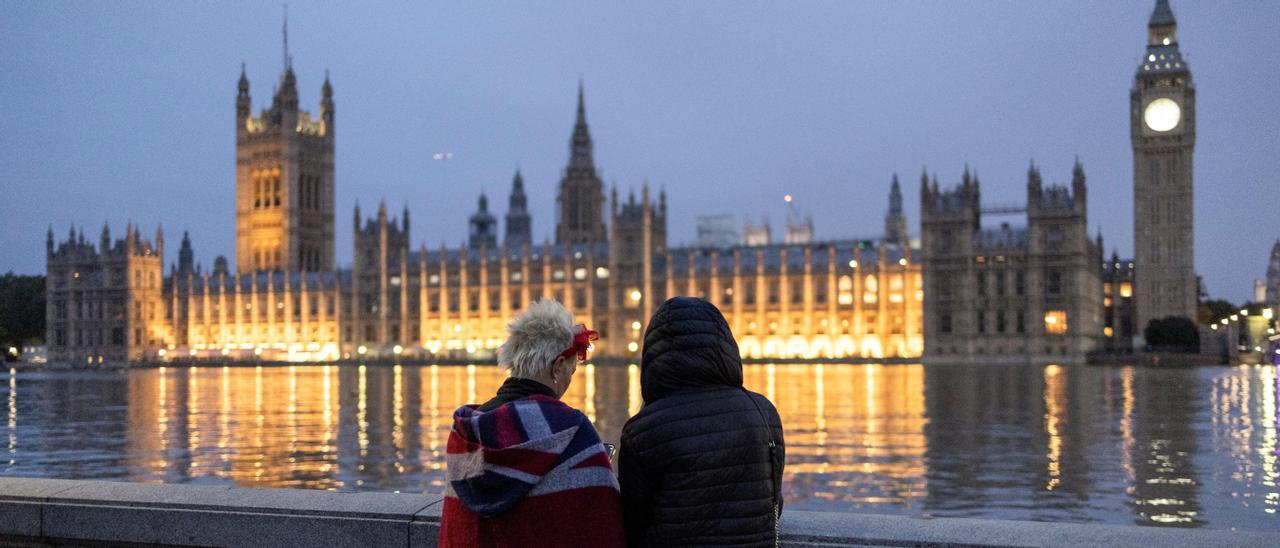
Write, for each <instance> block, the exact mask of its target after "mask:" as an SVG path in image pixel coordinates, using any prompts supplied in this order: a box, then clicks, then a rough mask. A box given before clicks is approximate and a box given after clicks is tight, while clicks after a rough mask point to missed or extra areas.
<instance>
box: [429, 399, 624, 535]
mask: <svg viewBox="0 0 1280 548" xmlns="http://www.w3.org/2000/svg"><path fill="white" fill-rule="evenodd" d="M585 421H586V417H585V416H584V415H583V414H582V413H580V412H578V411H576V410H574V409H573V408H571V407H569V406H567V405H565V404H563V403H561V402H560V401H558V400H556V399H554V398H551V397H547V396H541V395H538V396H531V397H529V398H526V399H522V400H518V401H514V402H510V403H506V404H503V405H501V406H499V407H498V408H496V409H494V410H492V411H489V412H484V411H479V410H478V409H477V406H475V405H467V406H463V407H460V408H458V410H457V411H455V412H454V414H453V430H452V431H451V432H450V433H449V444H448V448H447V452H448V453H447V455H446V457H445V460H446V463H447V465H448V466H447V470H446V477H447V479H448V493H447V494H451V495H456V496H457V497H458V499H459V500H461V501H462V503H463V504H465V505H466V506H467V508H469V509H471V511H473V512H475V513H477V514H480V515H482V516H492V515H496V514H499V513H501V512H502V511H504V510H506V509H508V508H510V507H512V506H514V505H515V504H516V503H518V502H520V501H521V500H523V499H524V498H525V496H527V495H528V494H529V492H530V491H531V490H533V489H534V488H535V487H537V486H538V485H540V484H541V483H542V482H543V479H544V478H545V477H546V476H547V475H548V474H549V473H551V472H552V470H554V469H555V468H556V467H557V466H558V465H560V464H562V463H563V461H564V460H565V459H566V457H569V456H573V455H577V454H580V453H581V454H586V453H584V450H585V449H588V448H589V446H591V445H592V444H595V445H598V444H599V443H600V439H599V438H598V437H596V436H595V433H594V431H591V429H590V423H586V424H587V427H586V429H587V431H586V432H583V431H581V430H583V428H582V427H583V424H584V422H585ZM600 450H601V451H603V447H601V448H600ZM603 458H604V459H605V463H606V466H607V463H608V457H607V456H605V457H603Z"/></svg>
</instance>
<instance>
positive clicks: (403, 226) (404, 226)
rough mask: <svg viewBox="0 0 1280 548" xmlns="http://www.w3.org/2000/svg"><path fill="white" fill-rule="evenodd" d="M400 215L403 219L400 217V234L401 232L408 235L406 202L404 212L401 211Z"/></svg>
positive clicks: (407, 206)
mask: <svg viewBox="0 0 1280 548" xmlns="http://www.w3.org/2000/svg"><path fill="white" fill-rule="evenodd" d="M401 214H402V215H403V217H400V231H401V232H403V233H405V234H408V233H409V204H408V202H406V203H405V204H404V210H403V212H402V213H401Z"/></svg>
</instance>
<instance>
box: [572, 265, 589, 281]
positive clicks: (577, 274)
mask: <svg viewBox="0 0 1280 548" xmlns="http://www.w3.org/2000/svg"><path fill="white" fill-rule="evenodd" d="M573 279H575V280H585V279H587V269H585V268H582V267H579V268H575V269H573Z"/></svg>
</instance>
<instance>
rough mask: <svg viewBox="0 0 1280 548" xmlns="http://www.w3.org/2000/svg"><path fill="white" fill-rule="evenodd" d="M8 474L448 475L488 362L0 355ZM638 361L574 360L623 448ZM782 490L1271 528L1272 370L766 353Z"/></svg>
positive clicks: (591, 402)
mask: <svg viewBox="0 0 1280 548" xmlns="http://www.w3.org/2000/svg"><path fill="white" fill-rule="evenodd" d="M0 375H4V376H5V378H4V382H0V390H3V393H2V394H0V401H2V402H4V405H5V420H4V421H0V425H2V428H3V432H0V440H5V446H4V447H5V455H4V457H3V458H0V474H5V475H33V476H49V477H69V478H116V479H125V480H129V481H150V482H159V481H163V482H175V483H177V482H195V483H236V484H240V485H249V486H264V487H265V486H270V487H311V488H323V489H337V490H346V491H359V490H386V491H396V490H398V491H416V492H422V491H425V492H439V491H441V490H443V453H444V444H445V441H446V439H447V435H448V428H449V417H450V415H451V413H452V411H453V409H454V408H455V407H456V406H457V405H458V404H459V403H462V402H466V401H472V402H474V401H479V400H483V399H486V398H487V397H488V396H489V395H491V394H493V393H494V391H495V390H496V389H497V387H498V386H499V385H500V384H501V383H502V381H503V379H504V377H505V375H504V374H503V372H502V371H500V370H498V369H496V368H493V367H487V366H467V367H449V366H425V367H408V366H406V367H401V366H394V367H375V366H368V367H365V366H295V367H283V368H261V367H246V368H229V367H201V368H161V369H154V370H137V371H130V372H128V373H89V374H83V373H81V374H70V373H18V372H17V371H14V370H8V371H3V370H0ZM639 379H640V374H639V368H638V367H636V366H634V365H630V366H594V365H588V366H584V367H582V368H581V369H580V371H579V374H578V375H577V376H576V377H575V379H574V382H573V384H572V385H571V386H570V388H569V392H568V393H567V394H566V395H565V400H566V401H567V402H568V403H569V404H570V405H572V406H574V407H576V408H578V409H581V410H582V411H583V412H584V413H585V414H587V416H588V417H589V418H590V419H591V420H593V421H594V423H595V424H596V426H597V428H598V430H599V431H600V432H601V435H602V437H603V438H604V439H605V440H606V441H609V442H613V443H616V442H617V439H618V436H619V433H620V431H621V429H622V425H623V424H624V423H625V422H626V420H627V418H628V417H630V416H631V415H633V414H634V413H636V412H637V411H638V410H639V409H640V406H641V404H642V402H641V401H640V384H639ZM745 381H746V384H747V385H748V387H749V388H751V389H753V390H757V391H759V392H762V393H764V394H766V395H767V396H769V397H770V399H772V400H773V401H774V402H775V403H776V404H777V406H778V409H779V411H780V413H781V414H782V417H783V421H784V424H785V426H786V430H787V432H786V435H787V445H788V448H787V449H788V450H787V457H788V459H787V460H788V465H787V473H786V478H785V490H786V496H787V498H788V501H789V502H788V507H789V508H796V509H817V510H833V511H869V512H880V513H901V514H908V515H939V516H983V517H995V518H1007V519H1033V520H1069V521H1105V522H1118V523H1132V522H1136V523H1140V524H1148V525H1164V526H1183V527H1202V526H1209V527H1216V528H1226V527H1240V528H1274V527H1275V525H1276V521H1275V519H1276V516H1275V513H1276V512H1277V509H1280V488H1278V487H1277V482H1278V481H1280V462H1278V458H1277V443H1278V440H1277V427H1278V425H1277V420H1278V417H1277V412H1276V406H1277V390H1280V385H1278V384H1277V383H1278V379H1277V375H1276V368H1275V367H1268V366H1246V367H1238V368H1227V367H1221V368H1201V369H1177V370H1156V369H1144V368H1133V367H1114V368H1105V367H1066V366H1047V367H1043V368H1039V367H1037V368H1014V367H1008V368H1005V367H989V368H973V367H958V366H957V367H945V366H937V367H935V366H930V367H923V366H918V365H915V366H911V365H907V366H897V365H865V364H856V365H855V364H821V365H794V364H788V365H764V366H750V367H748V368H747V369H746V371H745Z"/></svg>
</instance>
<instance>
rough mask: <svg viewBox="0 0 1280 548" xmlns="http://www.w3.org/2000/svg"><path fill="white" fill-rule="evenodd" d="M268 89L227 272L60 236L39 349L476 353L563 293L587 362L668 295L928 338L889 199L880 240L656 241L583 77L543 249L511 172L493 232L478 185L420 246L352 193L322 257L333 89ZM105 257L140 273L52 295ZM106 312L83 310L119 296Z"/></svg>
mask: <svg viewBox="0 0 1280 548" xmlns="http://www.w3.org/2000/svg"><path fill="white" fill-rule="evenodd" d="M281 82H282V84H281V86H280V87H279V88H278V90H277V92H276V96H275V100H274V102H273V104H272V106H271V107H270V108H269V109H266V110H264V111H263V112H262V114H261V115H260V116H257V117H251V116H250V115H249V107H250V103H249V95H248V81H247V79H246V78H245V77H244V75H243V73H242V74H241V78H240V84H239V94H238V96H237V98H236V113H237V125H236V135H237V158H236V162H237V177H236V220H237V224H236V226H237V239H236V243H237V246H236V261H237V262H236V267H235V268H234V269H232V268H229V266H228V264H227V261H226V259H224V258H222V257H218V258H217V260H216V261H215V262H214V266H213V268H212V269H210V270H205V269H204V268H203V267H201V266H198V265H196V264H195V262H194V259H193V256H194V252H193V250H192V247H191V242H190V240H189V239H188V238H187V237H186V236H185V235H184V237H183V242H182V248H181V250H180V251H179V253H178V262H177V263H176V264H173V265H171V268H170V273H169V275H168V276H167V277H162V274H163V270H162V268H163V267H162V257H163V254H162V253H161V251H162V249H163V248H162V246H163V243H162V242H161V241H160V238H161V237H160V235H159V234H157V245H156V246H154V247H152V246H151V245H150V244H149V243H146V242H144V241H142V240H140V239H139V238H138V236H137V234H136V233H134V232H133V230H132V228H130V235H129V236H128V237H127V238H126V240H125V243H118V244H117V246H116V249H118V251H117V250H115V249H113V250H112V251H111V252H110V254H108V253H107V251H106V243H104V244H103V248H104V251H103V252H102V253H98V254H92V253H91V252H92V248H91V246H89V247H86V246H85V244H83V242H82V239H83V237H82V236H79V237H77V236H75V235H74V234H73V237H72V239H71V241H70V242H68V243H67V244H64V246H63V247H62V248H60V249H59V250H58V251H57V252H56V253H55V252H54V251H53V250H52V247H51V248H50V259H49V272H50V277H49V279H50V284H51V286H50V287H51V292H50V294H51V295H53V296H54V297H55V298H54V299H51V303H55V304H51V305H50V308H49V311H48V314H49V318H50V319H51V321H50V326H51V327H50V335H49V340H50V341H52V344H51V345H50V348H51V357H52V358H55V359H61V360H68V359H71V358H76V359H83V357H82V355H89V354H92V355H93V356H94V357H95V358H96V356H98V355H102V356H104V359H106V360H108V361H114V362H119V361H127V360H156V359H159V360H173V359H215V360H221V359H225V360H257V359H261V360H281V361H329V360H336V359H355V358H360V357H362V356H369V357H374V356H388V357H389V356H395V355H405V356H415V357H419V358H424V359H432V358H451V359H470V358H475V359H484V358H489V357H492V356H493V354H494V352H495V350H496V349H497V347H498V346H499V345H500V344H501V343H502V341H503V340H505V337H506V332H505V326H506V323H507V321H508V319H509V318H510V317H511V316H512V315H513V314H515V313H517V312H519V311H520V309H521V308H522V307H523V306H525V305H526V304H527V303H529V302H532V301H534V300H537V299H540V298H553V299H556V300H558V301H560V302H562V303H564V304H565V305H566V306H567V307H569V309H570V310H572V311H573V312H574V314H575V316H576V317H577V319H578V321H581V322H583V323H586V324H588V325H591V326H592V327H593V328H595V329H597V330H598V331H599V332H600V335H601V340H600V341H598V343H597V345H596V347H597V348H596V352H595V355H596V356H600V357H619V358H625V357H628V356H638V352H639V344H640V342H641V339H642V336H643V333H644V328H645V323H646V322H647V321H648V319H649V316H650V315H651V314H652V313H653V311H654V310H655V309H656V308H657V305H658V304H660V303H662V302H663V301H664V300H666V299H667V298H668V297H673V296H677V295H693V296H698V297H701V298H705V299H708V300H710V301H712V302H713V303H715V304H716V305H717V306H719V307H720V308H721V310H722V311H723V312H724V314H725V316H726V318H727V319H728V321H729V322H730V325H731V326H732V327H733V329H734V332H735V333H736V334H737V336H738V338H739V342H740V345H741V349H742V353H743V355H744V356H746V357H749V358H797V359H799V358H828V357H831V358H837V357H874V358H880V357H914V356H919V355H920V353H921V351H922V350H923V348H924V343H923V339H922V330H921V317H922V300H923V296H922V291H923V286H922V281H921V270H920V265H919V264H918V263H916V262H915V261H914V260H913V252H914V250H912V249H911V248H910V244H909V243H908V242H907V241H905V238H904V234H902V233H903V232H904V229H905V226H906V219H905V216H903V214H902V212H901V207H900V204H898V207H896V208H891V211H890V213H889V216H888V217H887V218H886V226H888V227H889V230H890V232H892V233H893V234H894V235H895V237H894V241H886V242H877V241H870V240H860V241H853V240H845V241H817V240H815V239H814V238H813V237H812V232H813V231H812V223H811V222H809V221H806V223H805V227H806V228H807V231H806V233H805V235H804V237H803V238H790V237H789V241H788V242H787V243H783V244H770V243H768V242H762V243H761V244H760V245H732V246H728V247H723V246H721V247H715V248H711V247H702V246H694V247H687V248H675V249H672V248H668V247H667V197H666V193H665V191H661V190H660V191H659V192H658V193H657V197H656V199H654V198H653V197H652V196H651V192H650V189H649V186H648V184H645V185H644V187H643V188H642V189H641V192H640V196H639V197H637V196H636V194H635V193H634V192H632V193H630V194H629V195H628V196H627V197H626V198H625V199H621V198H619V196H618V192H617V189H616V188H614V189H613V190H612V192H611V198H610V199H609V200H608V204H607V205H608V209H607V210H606V209H605V205H606V203H605V198H604V193H603V185H602V184H601V182H600V179H599V177H598V176H597V175H596V173H597V172H596V167H595V163H594V159H593V157H592V140H591V135H590V132H589V129H588V126H587V119H586V107H585V98H584V96H583V93H582V89H581V87H579V94H578V108H577V119H576V121H575V124H574V128H573V132H572V136H571V138H570V154H569V162H568V166H567V167H566V168H565V170H564V174H563V178H562V180H561V184H560V189H559V193H558V196H557V205H558V209H557V219H556V229H555V234H556V243H554V244H553V243H552V242H550V241H545V242H543V243H541V244H537V243H535V242H532V241H530V240H531V238H530V232H531V230H530V224H531V219H530V216H529V213H528V210H527V198H526V197H525V194H524V187H523V179H522V177H521V175H520V174H519V173H517V174H516V176H515V179H514V180H513V182H512V190H511V194H510V199H509V204H510V206H509V209H510V210H509V211H508V212H507V214H506V216H505V221H506V225H507V226H506V227H505V229H506V230H505V231H500V230H499V227H498V218H497V216H496V215H495V214H493V213H490V212H489V208H488V199H487V197H486V196H483V195H482V196H480V199H479V207H478V209H477V211H476V212H475V214H473V215H472V216H471V217H470V220H469V234H470V238H469V240H468V242H467V243H466V244H464V245H462V246H460V247H458V248H452V249H451V248H445V247H441V248H439V249H430V250H429V249H427V248H426V247H424V246H419V247H418V248H416V249H415V248H414V247H413V245H412V242H411V241H410V236H409V234H410V232H409V228H410V222H409V221H410V219H409V209H408V207H407V206H406V207H405V208H404V209H403V211H402V212H401V214H400V216H399V217H398V218H397V217H394V216H391V215H389V214H388V211H387V208H386V205H385V204H380V205H379V206H378V209H377V213H376V215H374V216H373V217H371V218H365V217H363V216H362V215H361V210H360V207H359V205H357V206H356V207H355V208H354V214H353V217H352V223H353V224H352V228H353V242H354V244H353V261H352V263H351V266H350V268H335V267H334V266H333V257H334V249H333V247H334V245H333V234H332V211H333V127H334V109H333V89H332V86H331V85H330V84H329V82H328V79H327V78H326V81H325V83H324V86H323V99H322V102H321V110H320V113H321V114H320V116H319V117H318V118H316V119H312V118H311V117H310V115H308V114H307V113H305V112H301V111H299V110H298V109H297V90H296V82H295V77H294V75H293V69H292V66H291V64H286V67H285V72H284V75H283V76H282V78H281ZM891 201H892V198H891ZM899 201H900V196H899ZM894 231H896V232H894ZM499 234H502V235H503V236H504V237H503V240H502V241H501V242H499V239H498V238H499ZM104 238H105V236H104ZM104 242H105V240H104ZM50 246H52V239H50ZM103 261H106V262H107V263H110V264H112V265H114V264H116V263H119V264H120V265H121V266H120V267H119V268H124V269H126V270H127V271H129V272H137V273H138V274H137V275H138V276H141V277H140V278H139V280H140V282H139V283H140V284H141V285H129V284H127V283H126V282H127V280H126V279H125V278H123V277H116V276H114V275H113V276H111V277H107V278H99V277H97V275H96V274H93V275H92V276H89V279H92V280H94V281H93V282H92V283H93V284H98V285H94V286H92V287H93V288H94V289H93V290H92V291H84V290H81V289H76V290H74V291H73V290H70V289H64V288H65V287H76V288H83V287H85V286H84V285H83V284H84V283H85V282H84V281H77V282H75V284H76V285H57V284H71V283H72V282H69V281H68V275H71V274H74V273H75V272H77V271H80V272H82V273H83V274H86V275H89V274H90V273H96V272H98V271H108V272H110V271H111V270H112V268H115V267H113V266H102V265H99V263H103ZM103 264H104V265H105V264H106V263H103ZM72 279H76V278H72ZM77 280H78V279H77ZM59 291H62V293H59ZM79 300H91V301H93V302H94V303H97V302H99V301H101V302H107V303H117V302H118V303H119V308H120V311H119V312H117V313H112V314H113V315H110V316H109V317H107V316H104V318H103V319H102V321H103V322H105V323H104V326H103V327H102V329H101V330H102V331H103V332H104V333H106V334H107V335H106V336H107V337H108V339H107V340H121V341H123V342H120V343H119V344H117V345H116V346H113V347H111V348H105V347H104V348H102V349H99V348H98V346H92V345H97V344H98V342H97V341H98V339H96V338H94V339H84V338H80V339H72V338H70V336H71V335H68V334H73V335H74V334H78V333H81V332H82V331H83V332H84V333H89V332H93V333H94V334H95V335H96V333H97V331H99V330H100V329H99V328H98V327H97V326H96V324H94V325H92V326H90V325H89V324H84V325H81V324H80V323H76V322H80V321H81V317H80V316H75V317H74V318H73V319H66V318H64V316H62V315H60V314H65V313H66V312H65V311H64V310H63V308H61V307H68V310H76V309H77V308H76V307H77V306H79V305H77V304H75V303H77V302H79ZM86 302H88V301H86ZM97 306H99V305H97V304H94V305H91V307H97ZM104 306H105V308H93V309H94V310H95V311H97V310H114V309H112V308H111V306H116V305H114V304H108V305H104ZM136 310H140V311H141V315H137V314H135V311H136ZM95 313H97V312H95ZM86 314H87V313H86ZM117 320H118V321H117ZM84 321H88V317H87V316H86V317H85V320H84ZM94 321H97V320H94ZM113 322H114V323H113ZM107 324H109V325H107ZM112 334H116V335H121V336H122V337H123V335H124V334H127V335H129V336H128V337H124V338H116V339H112V338H111V336H112ZM135 335H136V336H135ZM76 336H81V337H87V336H88V335H76ZM86 340H92V341H94V342H93V343H92V345H91V343H87V342H85V341H86ZM59 352H61V353H59ZM87 353H89V354H87ZM95 361H97V360H96V359H95Z"/></svg>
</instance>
